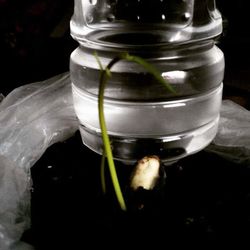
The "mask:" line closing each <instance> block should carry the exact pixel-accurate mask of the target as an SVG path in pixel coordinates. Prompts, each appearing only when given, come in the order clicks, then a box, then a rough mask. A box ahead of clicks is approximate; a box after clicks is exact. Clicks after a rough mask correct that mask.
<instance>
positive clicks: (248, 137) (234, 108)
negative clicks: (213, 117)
mask: <svg viewBox="0 0 250 250" xmlns="http://www.w3.org/2000/svg"><path fill="white" fill-rule="evenodd" d="M220 116H221V117H220V122H219V128H218V132H217V135H216V137H215V139H214V141H213V143H211V144H210V145H209V146H208V147H207V148H206V150H207V151H210V152H214V153H216V154H218V155H220V156H222V157H224V158H226V159H228V160H230V161H233V162H235V163H239V164H243V163H244V164H250V111H249V110H247V109H245V108H243V107H242V106H240V105H238V104H236V103H234V102H232V101H230V100H224V101H223V102H222V106H221V112H220Z"/></svg>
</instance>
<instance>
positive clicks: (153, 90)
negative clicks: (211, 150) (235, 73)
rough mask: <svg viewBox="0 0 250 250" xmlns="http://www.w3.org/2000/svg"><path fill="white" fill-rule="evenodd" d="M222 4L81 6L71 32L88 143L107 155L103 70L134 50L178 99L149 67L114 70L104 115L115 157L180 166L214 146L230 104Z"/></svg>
mask: <svg viewBox="0 0 250 250" xmlns="http://www.w3.org/2000/svg"><path fill="white" fill-rule="evenodd" d="M221 31H222V20H221V15H220V13H219V12H218V10H217V9H216V6H215V1H213V0H212V1H202V0H178V1H177V0H137V1H135V0H127V1H125V0H75V11H74V15H73V17H72V19H71V34H72V37H73V38H74V39H76V40H77V41H78V42H79V47H78V48H77V49H76V50H75V51H73V52H72V54H71V58H70V73H71V80H72V91H73V100H74V105H75V111H76V114H77V117H78V119H79V124H80V132H81V135H82V140H83V143H84V144H85V145H86V146H88V147H89V148H91V149H92V150H94V151H95V152H97V153H102V148H103V145H102V138H101V131H100V125H99V119H98V107H97V104H98V89H99V76H100V69H99V66H98V63H97V61H96V58H95V57H94V53H95V52H97V53H98V56H99V58H100V61H101V63H102V65H104V66H106V65H107V64H108V63H109V62H110V61H111V60H112V59H113V58H114V57H115V56H117V54H119V53H121V52H128V53H130V54H132V55H137V56H140V57H142V58H144V59H145V60H147V61H148V62H149V63H150V64H152V65H154V66H155V67H156V68H157V69H158V70H159V71H160V72H161V75H162V77H163V78H165V79H166V80H167V81H168V83H170V84H171V86H172V87H173V88H174V89H175V90H176V94H173V93H170V92H169V91H168V90H167V89H166V88H165V87H164V86H163V85H161V84H160V83H158V82H157V80H156V79H154V78H153V77H152V76H151V75H150V74H149V73H148V72H147V71H146V70H145V69H144V68H143V67H142V66H140V65H138V64H135V63H133V62H128V61H121V62H119V63H117V64H116V65H115V66H114V67H113V68H112V77H111V79H110V80H109V81H108V83H107V85H106V89H105V94H104V96H105V100H104V111H105V119H106V123H107V129H108V134H109V136H110V140H111V144H112V148H113V155H114V157H115V159H118V160H122V161H124V162H127V163H130V162H134V161H137V160H138V159H140V158H142V157H143V156H145V155H151V154H155V155H158V156H159V157H160V158H161V160H162V161H165V162H172V161H176V160H178V159H180V158H182V157H185V156H187V155H189V154H193V153H195V152H197V151H200V150H202V149H203V148H204V147H206V146H207V145H208V144H209V143H210V142H211V141H212V140H213V138H214V137H215V135H216V132H217V126H218V121H219V113H220V105H221V99H222V89H223V84H222V81H223V76H224V55H223V53H222V51H221V50H220V49H219V48H218V47H217V46H216V45H215V41H216V38H217V37H218V36H219V35H220V33H221Z"/></svg>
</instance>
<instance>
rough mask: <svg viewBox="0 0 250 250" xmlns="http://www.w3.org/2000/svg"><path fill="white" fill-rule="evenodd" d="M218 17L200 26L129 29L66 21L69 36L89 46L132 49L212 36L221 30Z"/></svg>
mask: <svg viewBox="0 0 250 250" xmlns="http://www.w3.org/2000/svg"><path fill="white" fill-rule="evenodd" d="M222 30H223V28H222V18H218V19H215V20H213V22H211V23H208V24H207V25H202V26H193V25H189V26H187V27H185V28H178V27H174V28H173V27H171V28H166V27H165V28H164V27H160V28H159V27H157V26H156V27H155V29H153V30H152V27H150V29H148V28H147V27H144V28H143V29H139V27H133V28H131V29H129V30H128V29H123V28H122V27H121V28H120V29H92V28H89V27H79V26H78V25H77V24H76V23H75V22H73V21H71V22H70V31H71V36H72V38H73V39H74V40H76V41H77V42H78V43H79V44H81V45H83V46H86V47H90V48H96V49H98V48H107V49H112V48H113V49H132V48H143V49H145V48H150V47H164V46H168V47H171V46H176V45H182V44H189V43H196V42H201V41H204V40H214V39H215V38H217V37H218V36H220V35H221V33H222Z"/></svg>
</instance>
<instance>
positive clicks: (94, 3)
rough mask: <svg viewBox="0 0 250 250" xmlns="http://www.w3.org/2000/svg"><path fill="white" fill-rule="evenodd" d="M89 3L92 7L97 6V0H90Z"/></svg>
mask: <svg viewBox="0 0 250 250" xmlns="http://www.w3.org/2000/svg"><path fill="white" fill-rule="evenodd" d="M89 3H90V4H92V5H96V4H97V0H89Z"/></svg>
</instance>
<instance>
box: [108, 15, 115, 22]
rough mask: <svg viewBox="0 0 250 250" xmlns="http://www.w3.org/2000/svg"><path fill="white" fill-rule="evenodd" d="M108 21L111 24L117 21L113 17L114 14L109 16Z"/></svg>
mask: <svg viewBox="0 0 250 250" xmlns="http://www.w3.org/2000/svg"><path fill="white" fill-rule="evenodd" d="M107 20H108V21H109V22H113V21H114V20H115V15H113V14H108V16H107Z"/></svg>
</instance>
